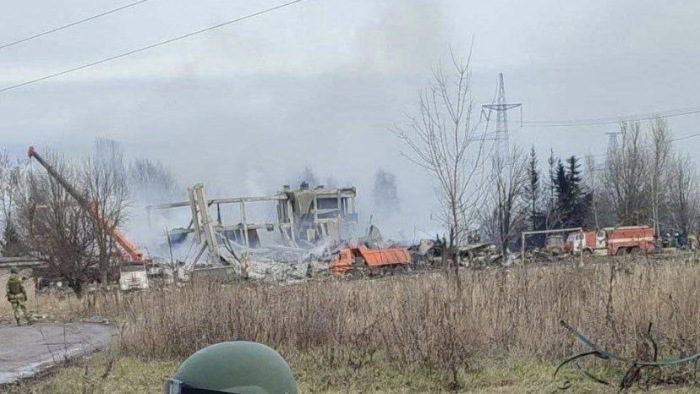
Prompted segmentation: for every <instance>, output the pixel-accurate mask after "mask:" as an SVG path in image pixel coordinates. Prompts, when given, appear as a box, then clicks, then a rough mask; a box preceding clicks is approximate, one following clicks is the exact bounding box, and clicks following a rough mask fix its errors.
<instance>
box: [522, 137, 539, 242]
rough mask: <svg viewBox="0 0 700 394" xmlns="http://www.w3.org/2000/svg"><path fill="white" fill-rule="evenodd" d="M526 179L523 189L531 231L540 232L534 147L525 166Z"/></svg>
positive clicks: (537, 180)
mask: <svg viewBox="0 0 700 394" xmlns="http://www.w3.org/2000/svg"><path fill="white" fill-rule="evenodd" d="M527 177H528V183H527V185H526V187H525V195H526V199H527V206H528V219H529V221H530V229H531V230H540V228H539V227H540V226H539V219H540V216H541V214H540V209H539V206H538V205H539V200H540V172H539V170H538V169H537V154H536V153H535V147H534V146H533V147H532V149H531V150H530V159H529V160H528V165H527Z"/></svg>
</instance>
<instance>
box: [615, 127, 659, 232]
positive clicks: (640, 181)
mask: <svg viewBox="0 0 700 394" xmlns="http://www.w3.org/2000/svg"><path fill="white" fill-rule="evenodd" d="M620 131H622V135H621V137H622V144H621V146H620V148H619V149H618V150H617V151H615V152H612V151H611V152H609V153H608V157H607V159H606V162H605V169H604V172H603V186H604V187H605V190H606V199H607V202H608V203H609V204H610V205H611V206H612V208H613V209H614V211H615V214H616V216H617V220H618V222H619V224H624V225H634V224H639V223H644V222H646V221H649V220H650V219H652V216H653V215H652V209H651V207H652V201H651V193H650V190H649V182H648V179H650V178H651V171H650V165H649V160H648V157H649V153H648V151H649V149H648V147H647V146H646V144H645V138H644V134H643V133H642V131H641V126H640V124H639V122H634V123H622V124H621V125H620Z"/></svg>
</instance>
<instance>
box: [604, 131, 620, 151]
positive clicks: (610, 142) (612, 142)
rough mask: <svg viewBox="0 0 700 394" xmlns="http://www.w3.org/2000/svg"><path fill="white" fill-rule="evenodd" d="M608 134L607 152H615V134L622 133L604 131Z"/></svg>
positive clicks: (616, 147) (617, 146) (616, 145)
mask: <svg viewBox="0 0 700 394" xmlns="http://www.w3.org/2000/svg"><path fill="white" fill-rule="evenodd" d="M605 134H606V135H607V136H608V154H610V153H615V152H617V150H618V148H619V145H618V143H617V136H618V135H619V134H622V132H621V131H613V132H609V133H605Z"/></svg>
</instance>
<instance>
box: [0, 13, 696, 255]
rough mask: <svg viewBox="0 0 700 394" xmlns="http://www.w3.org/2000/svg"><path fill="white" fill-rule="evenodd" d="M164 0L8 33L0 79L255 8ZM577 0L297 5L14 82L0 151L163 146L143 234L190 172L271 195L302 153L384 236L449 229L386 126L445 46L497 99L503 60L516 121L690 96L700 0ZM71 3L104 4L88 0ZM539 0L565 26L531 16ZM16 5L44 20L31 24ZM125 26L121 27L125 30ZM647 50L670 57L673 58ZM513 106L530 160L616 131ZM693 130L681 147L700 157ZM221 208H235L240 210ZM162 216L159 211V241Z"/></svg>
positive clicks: (676, 123)
mask: <svg viewBox="0 0 700 394" xmlns="http://www.w3.org/2000/svg"><path fill="white" fill-rule="evenodd" d="M174 1H176V2H177V3H178V4H177V6H172V7H165V4H161V5H159V4H156V2H152V4H150V5H149V6H148V7H144V8H143V9H141V12H139V13H137V14H133V13H124V14H120V15H114V18H112V17H110V18H105V19H104V20H103V21H101V22H100V25H99V26H89V25H87V24H86V25H84V26H82V27H81V28H80V29H75V30H67V31H65V32H62V33H61V34H60V35H58V34H57V35H52V36H47V37H45V38H42V39H41V40H36V41H34V42H32V43H31V45H22V46H18V47H17V48H14V49H12V52H11V53H7V54H8V55H9V56H5V57H3V58H2V59H0V64H1V65H2V66H3V70H4V71H5V72H4V73H3V75H1V76H0V78H2V79H3V85H7V84H10V83H16V82H21V81H23V80H27V79H31V78H35V77H39V76H43V75H46V74H48V73H50V72H55V71H59V70H62V69H65V68H67V67H68V66H70V65H73V64H81V63H83V62H85V61H88V60H97V59H99V58H101V57H103V56H109V55H113V54H115V53H118V52H120V50H121V48H124V49H130V48H136V47H139V46H142V45H143V44H144V42H143V38H144V37H152V39H153V41H158V40H159V39H161V38H167V37H169V36H174V35H177V34H176V33H184V32H186V31H190V30H196V28H201V27H202V26H204V25H209V24H211V23H212V22H213V19H216V20H217V21H218V20H219V19H220V18H223V17H224V16H225V15H238V14H239V13H240V14H244V13H245V12H246V11H248V8H250V9H253V8H255V7H256V6H257V4H254V3H255V2H250V4H233V3H230V2H218V3H217V2H214V3H212V4H208V6H207V7H201V5H200V4H194V3H190V2H184V1H181V0H174ZM215 3H216V4H215ZM582 4H583V3H573V2H572V3H566V4H563V3H561V2H557V3H554V2H552V1H547V0H536V1H534V2H509V3H508V4H506V3H503V2H482V3H479V4H472V3H468V2H463V1H456V0H455V1H447V0H441V1H426V0H415V1H407V2H376V1H368V0H358V1H353V2H326V3H324V2H311V3H306V4H304V5H303V7H296V8H290V9H288V10H285V11H284V12H280V13H279V14H274V15H272V14H271V15H269V16H268V17H265V18H258V19H255V20H251V21H250V23H245V24H241V25H240V26H237V27H235V28H232V29H222V30H220V31H215V32H212V33H211V34H208V35H201V36H199V37H196V38H193V39H192V40H191V41H187V42H185V41H183V42H180V43H177V44H175V45H172V46H167V47H162V48H159V49H158V50H154V51H149V52H144V53H142V54H140V55H139V56H136V57H130V58H125V59H122V60H119V62H114V63H107V64H104V65H102V66H100V67H96V68H93V69H90V70H84V71H81V72H78V73H74V74H70V75H66V76H65V77H61V78H56V79H52V80H48V81H45V82H42V83H39V84H35V85H31V86H27V87H26V88H22V89H17V90H13V91H10V92H6V93H4V96H3V105H2V106H1V107H0V115H1V116H2V118H3V123H2V124H1V125H0V137H2V141H3V147H4V148H6V149H8V151H9V152H10V153H12V154H15V155H16V157H22V158H24V157H26V148H27V146H29V145H32V144H33V145H36V146H38V147H40V148H41V149H43V150H46V149H44V148H50V149H51V150H55V151H57V152H61V153H63V154H65V155H66V156H68V155H71V156H73V155H75V156H81V155H83V154H84V153H85V152H87V151H88V150H89V149H91V147H92V144H93V141H94V137H95V136H103V137H108V138H112V139H114V140H117V141H120V142H121V143H122V145H123V147H124V151H125V154H126V155H127V156H128V157H129V158H132V159H133V158H148V159H152V160H154V161H160V162H162V163H163V164H164V165H166V166H168V167H169V168H170V169H172V172H173V173H174V174H175V176H176V177H177V179H178V182H179V184H180V187H179V188H178V189H179V190H178V191H177V193H174V194H173V195H162V196H151V197H152V198H150V197H149V198H147V199H146V200H148V201H139V200H137V201H135V202H134V203H133V208H132V217H131V220H130V222H129V223H128V224H127V225H128V226H129V231H131V232H134V234H133V235H132V234H131V233H130V234H129V235H130V236H132V237H133V238H135V240H136V241H138V240H139V239H140V238H142V235H141V233H140V231H141V230H140V229H141V228H144V229H147V228H148V226H147V225H146V223H145V222H146V221H145V219H143V218H141V217H140V215H145V213H143V212H142V210H140V209H139V208H138V207H139V206H142V205H145V204H146V203H151V202H158V203H159V202H165V201H182V200H185V199H186V192H185V187H187V186H191V185H193V184H195V183H197V182H203V183H205V184H206V185H207V191H208V194H209V196H210V197H225V196H246V195H263V194H270V193H274V192H276V191H278V190H279V189H280V188H281V186H282V185H284V184H291V186H292V187H297V186H298V185H294V184H293V183H294V182H293V181H294V180H295V179H297V178H296V177H297V175H298V173H297V172H298V171H299V169H300V168H303V166H305V165H310V166H311V167H312V168H313V169H314V171H315V172H316V175H317V177H318V178H317V179H318V181H319V182H323V183H324V184H326V185H328V186H331V182H328V178H332V179H334V180H336V182H337V186H346V185H347V184H348V183H349V184H352V185H354V186H356V187H357V191H358V211H359V212H360V215H361V217H360V220H361V222H360V223H361V224H362V226H365V227H366V226H367V225H368V223H369V217H370V215H373V221H374V222H375V223H376V224H377V225H379V226H380V228H381V229H382V231H383V232H384V233H385V236H386V238H394V237H397V238H398V237H400V234H399V232H400V231H403V232H404V234H405V236H406V238H411V237H412V235H413V233H414V229H415V233H416V234H422V235H419V237H425V236H428V237H434V235H435V232H437V231H440V232H442V231H443V230H442V229H441V228H442V225H441V224H440V223H439V222H437V221H435V220H434V219H433V220H431V218H434V216H433V215H431V212H432V211H435V209H436V203H435V198H434V194H433V188H432V184H431V180H430V177H429V176H428V175H426V174H425V173H424V172H423V171H422V170H421V169H419V168H416V167H415V166H412V165H411V164H410V163H407V162H406V161H405V160H404V159H403V158H402V157H400V155H399V154H398V153H397V151H398V147H397V141H396V139H395V138H394V137H393V136H391V135H390V134H389V133H388V132H387V130H388V129H390V128H391V127H392V126H393V125H394V124H396V123H397V122H402V121H403V120H404V119H405V114H406V113H409V114H411V113H415V112H414V111H415V110H416V100H417V92H418V91H419V90H420V89H422V88H424V87H425V83H426V80H427V79H428V78H429V76H430V73H431V67H432V66H434V65H436V64H437V63H439V62H440V61H441V60H443V61H444V60H446V57H445V55H446V54H447V53H448V48H449V46H452V48H453V49H454V50H455V52H456V53H458V54H463V53H465V52H466V51H465V49H466V48H468V47H469V45H470V43H471V40H472V37H473V38H474V56H473V61H474V70H473V75H472V81H473V82H474V88H475V90H474V92H475V96H474V104H475V106H477V107H478V105H480V104H484V103H488V102H490V100H491V98H492V96H493V91H494V88H495V85H496V78H497V75H498V74H497V73H498V71H503V72H504V73H505V78H506V86H507V91H506V93H507V96H508V97H507V98H508V100H509V101H510V100H512V101H514V102H523V103H524V118H525V120H526V121H527V120H533V119H534V120H542V119H545V120H546V119H581V118H589V117H595V116H601V117H603V116H615V115H620V114H631V113H644V112H651V111H655V110H663V109H669V108H685V107H687V106H688V105H687V101H688V100H691V101H692V100H693V99H694V97H695V96H696V91H697V90H698V87H699V86H698V80H697V79H696V78H687V75H691V74H692V72H693V70H695V69H697V68H698V67H700V56H698V54H697V53H687V51H682V50H681V48H680V47H679V46H678V43H679V42H692V41H693V37H695V38H698V37H700V30H698V26H699V25H698V24H697V23H696V21H695V20H694V16H695V15H697V13H698V11H700V3H697V4H695V3H693V4H691V3H688V4H685V5H684V7H675V8H674V7H668V6H666V5H665V4H664V3H663V2H645V3H644V4H639V2H632V1H631V0H625V1H620V2H609V1H603V0H594V1H589V2H586V3H585V6H584V5H582ZM75 6H76V8H75V9H77V8H78V7H85V8H84V9H85V10H88V9H89V10H94V11H98V8H99V6H98V5H97V3H94V2H87V1H85V0H78V1H77V3H76V4H75ZM161 6H163V7H161ZM210 7H211V8H210ZM241 7H243V8H245V9H242V8H241ZM10 8H11V9H10ZM10 8H8V9H7V10H6V11H7V13H8V17H7V18H5V19H6V21H5V22H6V23H4V24H3V25H2V26H0V33H2V34H0V35H2V36H4V37H15V38H19V37H21V36H23V35H27V34H26V33H28V32H30V31H32V30H33V29H35V28H36V26H37V25H46V26H49V25H50V22H52V21H54V20H55V16H56V14H57V12H58V11H60V10H61V5H60V4H59V3H56V2H47V1H40V2H39V4H37V3H34V2H32V3H29V2H27V3H24V2H17V3H16V4H13V7H10ZM543 9H547V10H549V12H550V15H549V19H550V20H553V21H557V23H546V24H543V23H541V16H542V10H543ZM504 10H508V12H504ZM630 10H633V11H632V13H631V14H630ZM693 10H695V11H693ZM90 13H91V12H86V14H90ZM26 15H32V20H34V21H35V22H36V23H37V25H29V24H26V23H24V21H25V18H26ZM181 15H187V16H188V18H181ZM630 15H631V16H630ZM66 17H68V15H66ZM173 20H177V21H178V23H177V24H175V23H172V21H173ZM668 20H673V21H674V23H673V24H670V25H669V24H668V23H667V22H666V21H668ZM125 25H128V26H129V27H130V28H129V29H128V31H126V32H124V30H123V26H125ZM503 25H506V26H509V28H508V29H503V28H501V26H503ZM638 26H645V29H639V28H638ZM180 29H181V30H180ZM115 31H119V32H120V34H114V33H115ZM514 31H515V32H517V34H513V32H514ZM290 32H294V34H290ZM121 33H124V34H121ZM623 33H624V34H623ZM106 41H108V42H109V44H110V45H105V43H106ZM8 49H9V48H8ZM48 55H50V56H48ZM649 59H666V60H664V62H663V63H664V67H665V72H663V73H660V72H658V67H659V62H658V61H649ZM675 59H682V61H680V60H675ZM572 65H576V66H575V67H572ZM630 70H631V71H632V72H631V71H630ZM642 76H643V78H642ZM610 86H614V87H615V89H610ZM649 86H653V87H654V88H653V89H650V88H649ZM572 92H575V93H572ZM476 115H478V114H476ZM511 121H512V123H511V137H510V141H511V142H512V143H514V144H520V145H521V146H526V147H527V146H531V145H533V144H534V145H535V146H536V149H538V156H539V157H540V158H545V157H547V155H548V152H549V149H550V148H553V149H554V151H555V152H557V153H558V154H559V155H560V156H563V157H566V156H569V155H571V154H576V155H583V154H585V153H588V152H591V153H598V152H601V151H604V149H605V143H606V141H607V139H606V137H605V136H604V134H603V133H604V132H606V131H609V129H610V127H609V125H602V126H599V127H598V126H591V127H585V128H570V129H567V131H568V132H566V133H562V132H561V129H556V128H547V129H534V128H530V127H523V128H519V127H518V124H517V121H513V118H511ZM696 121H697V117H692V116H690V117H677V118H674V119H671V121H670V125H671V127H672V128H673V129H674V130H676V131H677V133H678V135H679V136H683V135H685V134H687V133H689V132H691V131H692V130H693V128H694V123H696ZM583 134H585V135H587V136H590V138H584V139H579V140H577V141H576V143H572V137H571V136H572V135H583ZM545 141H546V142H545ZM696 141H697V140H688V141H686V142H684V143H683V144H681V145H679V149H680V150H682V151H685V152H689V153H691V154H692V155H693V157H694V158H695V159H696V160H697V155H698V153H697V152H698V150H697V149H696V148H693V146H695V145H696V144H697V142H696ZM379 168H383V169H385V170H386V171H389V172H391V173H393V174H395V175H396V181H397V193H398V196H399V199H400V202H401V214H400V215H393V216H392V218H391V219H389V220H386V219H381V220H380V218H379V215H380V212H381V210H380V209H379V208H378V207H375V206H374V205H376V204H374V202H373V195H372V190H373V186H374V183H373V182H374V177H373V175H374V174H375V172H376V171H377V170H378V169H379ZM153 200H159V201H153ZM252 209H254V210H259V211H260V212H256V213H255V215H256V216H259V217H261V218H262V219H264V218H266V217H268V216H269V209H266V208H257V206H256V207H255V208H252ZM180 212H183V217H184V218H182V220H180V218H179V217H178V218H177V220H172V222H173V223H177V224H176V225H178V226H186V225H187V223H188V221H189V218H188V215H189V213H188V212H187V210H186V209H184V210H173V211H172V212H170V213H169V215H174V216H177V215H179V214H180ZM226 214H227V215H228V216H227V217H228V218H229V219H228V220H231V221H234V220H238V219H237V216H236V215H237V214H236V213H235V212H233V211H232V212H227V213H226ZM273 217H274V214H273ZM262 219H261V220H262ZM162 224H163V223H152V228H153V229H156V228H157V229H158V235H159V237H161V239H162V236H161V234H162V231H163V229H162ZM132 228H133V229H132ZM399 230H400V231H399ZM392 233H394V234H393V235H392ZM143 236H146V234H144V235H143Z"/></svg>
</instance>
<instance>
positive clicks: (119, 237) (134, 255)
mask: <svg viewBox="0 0 700 394" xmlns="http://www.w3.org/2000/svg"><path fill="white" fill-rule="evenodd" d="M28 154H29V157H30V158H34V159H36V161H38V162H39V164H41V165H42V167H44V168H45V169H46V171H47V172H48V173H49V175H51V176H52V177H53V178H54V179H55V180H56V181H57V182H58V183H59V184H61V186H63V188H64V189H66V191H67V192H68V194H70V195H71V196H72V197H73V198H74V199H75V200H76V201H77V202H78V204H79V205H80V207H81V208H83V209H84V210H85V212H87V213H88V214H89V215H90V216H91V217H92V218H93V219H94V220H95V221H96V222H97V224H98V225H99V226H100V227H101V228H103V229H104V230H105V231H106V232H107V234H109V236H110V237H112V239H114V241H115V242H116V243H117V244H119V246H121V248H122V251H123V252H124V254H125V255H126V257H128V258H129V259H131V260H134V261H142V260H143V253H141V251H140V250H139V248H138V247H137V246H136V245H134V244H133V243H131V241H129V239H128V238H127V237H126V235H124V234H123V233H122V232H121V231H119V230H117V228H116V226H114V224H113V223H111V222H110V221H109V220H107V219H105V218H103V217H102V215H101V214H100V212H99V210H98V209H97V205H96V204H95V203H93V202H90V201H88V200H87V199H85V197H83V196H82V195H80V193H78V191H77V190H75V188H73V186H72V185H71V184H70V183H68V181H67V180H66V179H65V178H63V177H62V176H61V174H59V173H58V171H56V170H55V169H54V168H53V167H52V166H51V165H50V164H49V163H47V162H46V161H45V160H44V158H43V157H41V156H39V154H38V153H37V152H36V150H34V147H33V146H30V147H29V152H28Z"/></svg>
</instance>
